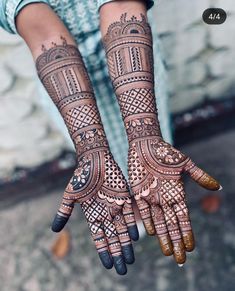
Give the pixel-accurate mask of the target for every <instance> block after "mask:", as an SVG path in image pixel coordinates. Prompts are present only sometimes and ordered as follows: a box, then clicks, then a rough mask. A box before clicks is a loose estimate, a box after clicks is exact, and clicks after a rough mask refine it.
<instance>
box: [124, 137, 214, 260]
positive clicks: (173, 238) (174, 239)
mask: <svg viewBox="0 0 235 291" xmlns="http://www.w3.org/2000/svg"><path fill="white" fill-rule="evenodd" d="M184 171H185V172H188V173H189V174H190V175H191V177H192V178H193V179H194V180H195V181H196V182H198V183H199V184H200V185H202V186H203V187H206V188H207V189H211V190H218V188H219V184H218V183H217V182H216V181H215V180H214V179H213V178H211V177H210V176H209V175H208V174H206V173H205V172H203V171H202V170H201V169H199V168H198V167H196V166H195V164H194V163H193V162H192V161H191V160H190V158H188V157H186V156H185V155H184V154H182V153H181V152H180V151H178V150H176V149H175V148H173V147H172V146H171V145H170V144H168V143H166V142H164V141H163V140H162V139H161V138H152V139H146V140H141V141H137V142H135V143H133V144H132V145H131V147H130V150H129V178H130V184H131V188H132V190H133V192H134V195H135V199H136V202H137V205H138V207H139V210H140V214H141V217H142V220H143V222H144V225H145V228H146V231H147V232H148V233H149V234H150V235H154V234H155V233H156V234H157V236H158V238H159V242H160V246H161V249H162V251H163V253H164V254H165V255H171V254H174V257H175V259H176V261H177V263H179V264H182V263H184V262H185V260H186V255H185V251H192V250H193V248H194V238H193V233H192V229H191V223H190V218H189V214H188V209H187V206H186V199H185V192H184V186H183V182H182V180H181V174H182V173H183V172H184Z"/></svg>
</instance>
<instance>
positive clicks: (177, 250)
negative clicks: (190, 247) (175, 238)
mask: <svg viewBox="0 0 235 291" xmlns="http://www.w3.org/2000/svg"><path fill="white" fill-rule="evenodd" d="M174 258H175V261H176V263H177V264H180V265H181V264H184V263H185V261H186V254H185V247H184V243H183V241H180V242H177V243H174Z"/></svg>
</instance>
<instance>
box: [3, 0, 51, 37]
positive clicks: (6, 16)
mask: <svg viewBox="0 0 235 291" xmlns="http://www.w3.org/2000/svg"><path fill="white" fill-rule="evenodd" d="M30 3H46V4H48V0H3V1H0V26H1V27H2V28H3V29H5V30H6V31H8V32H10V33H12V34H17V30H16V25H15V17H16V16H17V15H18V13H19V12H20V10H21V9H22V8H24V7H25V6H26V5H28V4H30Z"/></svg>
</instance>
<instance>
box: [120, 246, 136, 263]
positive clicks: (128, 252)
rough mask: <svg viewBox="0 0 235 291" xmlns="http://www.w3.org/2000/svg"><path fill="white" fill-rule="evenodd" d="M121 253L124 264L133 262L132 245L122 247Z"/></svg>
mask: <svg viewBox="0 0 235 291" xmlns="http://www.w3.org/2000/svg"><path fill="white" fill-rule="evenodd" d="M122 254H123V257H124V260H125V263H126V264H133V263H134V262H135V255H134V250H133V247H132V245H131V244H130V245H126V246H123V247H122Z"/></svg>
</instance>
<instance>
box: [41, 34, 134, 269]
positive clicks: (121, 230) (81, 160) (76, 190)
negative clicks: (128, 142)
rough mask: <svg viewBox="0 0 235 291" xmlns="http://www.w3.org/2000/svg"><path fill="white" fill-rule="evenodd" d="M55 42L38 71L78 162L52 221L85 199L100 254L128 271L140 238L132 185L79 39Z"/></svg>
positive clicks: (61, 220)
mask: <svg viewBox="0 0 235 291" xmlns="http://www.w3.org/2000/svg"><path fill="white" fill-rule="evenodd" d="M62 41H63V43H62V45H57V44H53V46H52V47H51V48H49V49H46V48H45V47H43V53H42V54H41V55H40V56H39V57H38V59H37V61H36V67H37V70H38V75H39V77H40V79H41V81H42V83H43V84H44V86H45V88H46V90H47V91H48V93H49V95H50V96H51V98H52V100H53V101H54V103H55V105H56V106H57V108H58V110H59V111H60V113H61V115H62V117H63V119H64V121H65V124H66V126H67V128H68V131H69V133H70V135H71V137H72V139H73V142H74V145H75V148H76V152H77V156H78V163H77V168H76V170H75V171H74V174H73V177H72V178H71V180H70V182H69V183H68V186H67V187H66V189H65V192H64V195H63V199H62V203H61V206H60V208H59V210H58V212H57V214H56V217H55V219H54V222H53V224H52V230H53V231H55V232H58V231H60V230H61V229H62V228H63V227H64V226H65V224H66V223H67V221H68V219H69V217H70V215H71V213H72V211H73V208H74V205H75V203H80V204H81V208H82V210H83V212H84V215H85V217H86V220H87V223H88V226H89V229H90V231H91V235H92V237H93V240H94V242H95V245H96V248H97V251H98V253H99V256H100V259H101V261H102V263H103V265H104V266H105V267H106V268H108V269H109V268H112V266H113V265H114V266H115V268H116V271H117V272H118V273H119V274H121V275H123V274H125V273H126V272H127V268H126V264H131V263H133V262H134V253H133V248H132V244H131V239H133V240H137V239H138V230H137V227H136V224H135V218H134V213H133V209H132V205H131V199H130V194H129V189H128V185H127V183H126V180H125V178H124V176H123V174H122V172H121V170H120V169H119V167H118V165H117V164H116V162H115V161H114V159H113V157H112V155H111V153H110V150H109V147H108V143H107V139H106V136H105V132H104V128H103V126H102V122H101V119H100V115H99V112H98V109H97V106H96V101H95V97H94V93H93V90H92V86H91V82H90V79H89V76H88V73H87V71H86V68H85V66H84V63H83V60H82V57H81V55H80V52H79V51H78V49H77V48H76V47H75V46H74V45H69V44H67V42H66V40H65V39H64V38H62Z"/></svg>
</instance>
